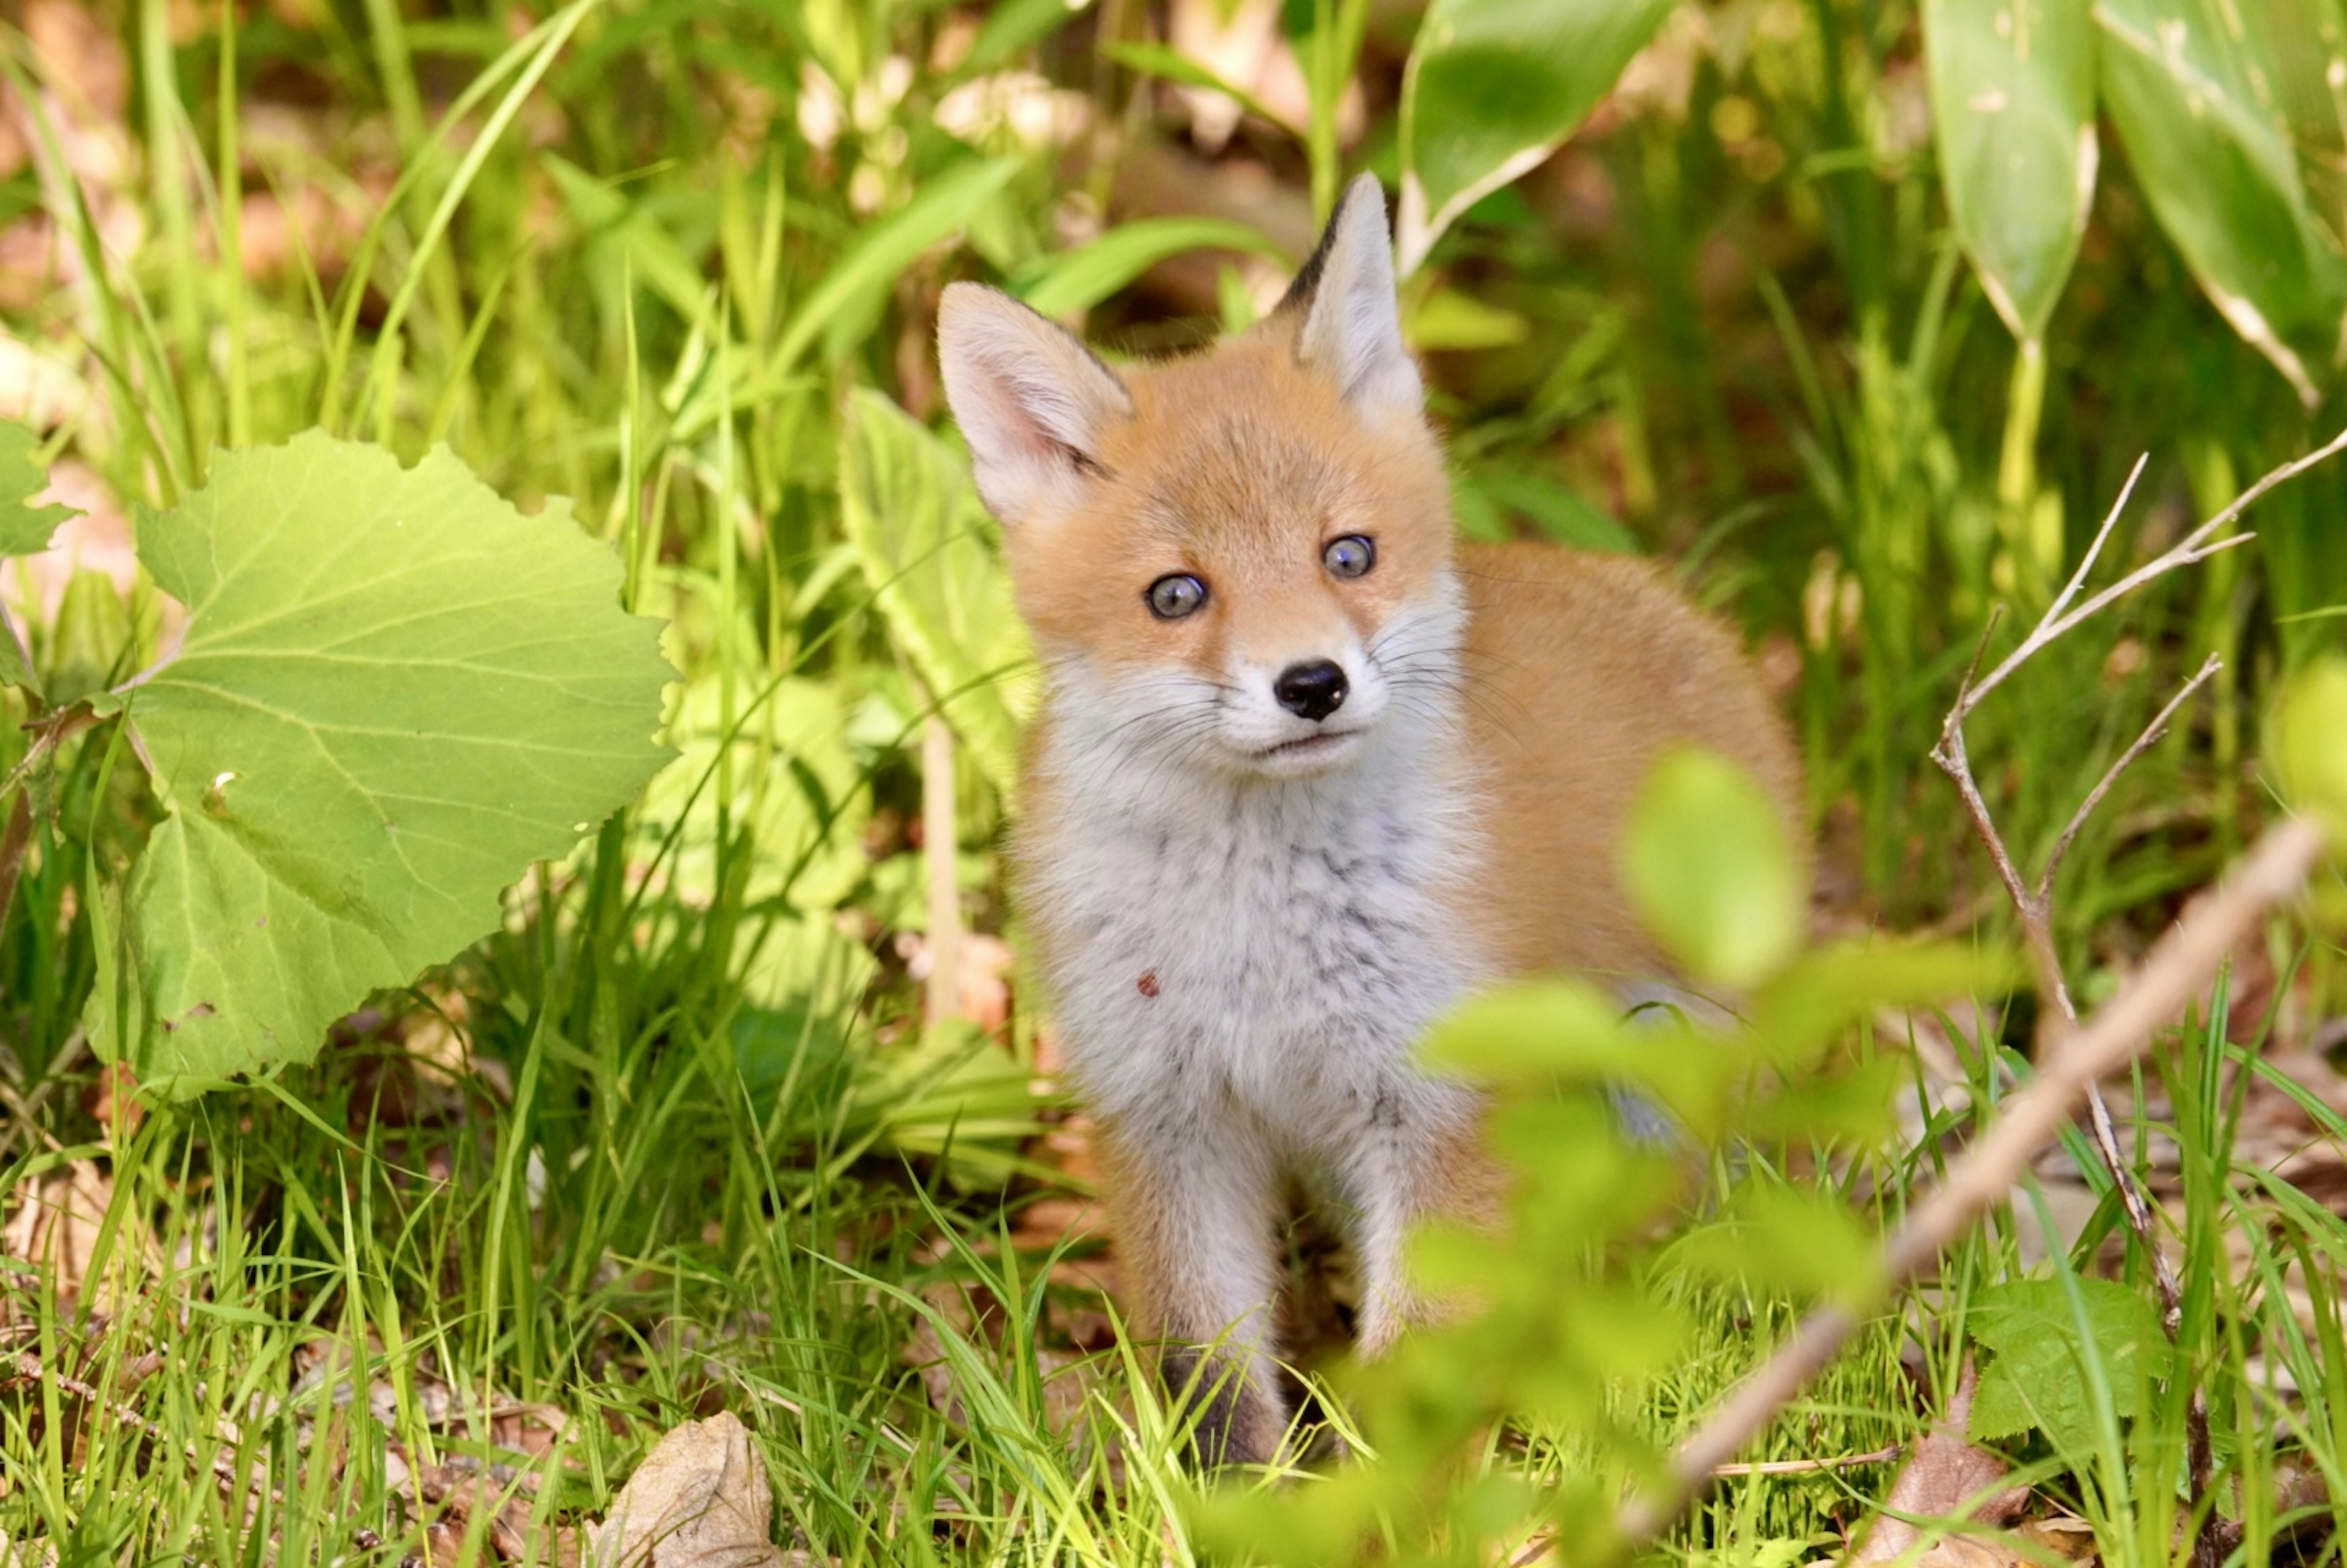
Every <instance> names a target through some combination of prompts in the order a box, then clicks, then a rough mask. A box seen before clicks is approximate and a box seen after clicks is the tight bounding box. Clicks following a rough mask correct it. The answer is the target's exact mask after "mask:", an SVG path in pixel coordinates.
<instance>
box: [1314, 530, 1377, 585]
mask: <svg viewBox="0 0 2347 1568" xmlns="http://www.w3.org/2000/svg"><path fill="white" fill-rule="evenodd" d="M1320 560H1321V563H1322V564H1323V565H1325V566H1326V567H1327V569H1329V570H1330V571H1331V572H1333V573H1334V574H1336V575H1337V576H1338V577H1367V576H1368V571H1369V569H1370V568H1371V567H1373V566H1375V565H1377V564H1378V544H1377V541H1376V540H1375V539H1373V538H1369V536H1368V535H1367V534H1347V535H1346V536H1345V537H1344V538H1337V539H1330V540H1329V541H1328V542H1327V544H1325V545H1323V546H1321V547H1320Z"/></svg>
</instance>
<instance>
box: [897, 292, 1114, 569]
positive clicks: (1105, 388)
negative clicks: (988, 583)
mask: <svg viewBox="0 0 2347 1568" xmlns="http://www.w3.org/2000/svg"><path fill="white" fill-rule="evenodd" d="M938 364H940V366H941V367H942V368H943V369H944V371H945V381H946V402H947V403H948V405H951V406H952V408H953V413H954V418H955V419H956V420H958V422H959V423H960V425H961V433H962V435H963V436H964V437H965V438H966V439H967V440H968V441H969V455H970V466H971V467H972V469H973V470H974V472H975V474H976V477H977V479H978V493H979V497H980V498H981V499H983V500H984V501H985V502H986V505H987V509H988V510H989V511H991V512H992V513H993V514H994V515H995V516H996V517H997V518H999V519H1001V521H1002V523H1003V524H1004V525H1005V526H1006V527H1015V526H1017V525H1018V524H1020V523H1022V522H1024V521H1026V520H1027V519H1028V518H1030V517H1032V516H1034V515H1035V514H1036V513H1037V512H1039V511H1042V510H1045V509H1048V508H1051V507H1055V506H1062V505H1065V504H1066V503H1067V502H1068V500H1069V499H1070V498H1071V497H1072V495H1073V493H1074V492H1075V490H1076V489H1077V488H1078V487H1080V486H1081V484H1082V483H1083V480H1084V477H1085V476H1086V475H1087V474H1088V473H1094V472H1097V471H1098V470H1099V467H1100V441H1101V436H1102V434H1103V432H1105V431H1106V430H1107V429H1108V427H1109V425H1111V424H1112V423H1113V422H1115V421H1116V420H1119V419H1123V418H1127V417H1129V416H1130V415H1132V413H1133V398H1132V396H1131V395H1130V394H1128V393H1127V392H1126V391H1125V389H1124V385H1123V384H1122V382H1120V381H1118V380H1117V378H1116V377H1115V376H1114V375H1113V374H1111V373H1110V371H1109V368H1108V366H1106V365H1104V364H1102V363H1101V362H1100V361H1099V360H1097V359H1094V358H1093V357H1092V354H1091V352H1090V351H1089V350H1087V349H1086V348H1085V347H1084V345H1083V344H1082V343H1078V342H1077V341H1076V340H1075V338H1074V337H1073V336H1071V334H1070V333H1067V332H1065V331H1063V330H1061V328H1060V327H1059V326H1057V325H1055V324H1053V323H1051V322H1049V321H1046V320H1044V319H1043V318H1042V317H1041V316H1039V315H1037V314H1036V313H1034V312H1033V311H1030V310H1029V309H1028V308H1027V307H1026V306H1025V305H1022V304H1020V302H1018V301H1016V300H1014V299H1012V298H1010V295H1008V294H1004V293H1000V292H997V291H995V290H993V289H989V288H983V287H981V286H979V284H977V283H948V284H947V285H946V292H945V295H944V297H943V299H941V300H940V301H939V302H938Z"/></svg>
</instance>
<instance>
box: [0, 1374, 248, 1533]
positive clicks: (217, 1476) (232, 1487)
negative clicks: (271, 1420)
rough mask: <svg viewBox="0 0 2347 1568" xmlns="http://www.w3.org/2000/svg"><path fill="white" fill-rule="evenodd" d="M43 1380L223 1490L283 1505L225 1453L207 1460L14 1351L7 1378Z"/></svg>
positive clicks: (139, 1418) (73, 1380) (132, 1413)
mask: <svg viewBox="0 0 2347 1568" xmlns="http://www.w3.org/2000/svg"><path fill="white" fill-rule="evenodd" d="M44 1380H46V1381H47V1382H49V1383H51V1384H53V1385H55V1386H56V1388H58V1389H63V1390H64V1391H65V1392H67V1393H68V1394H71V1395H73V1396H74V1397H75V1398H76V1399H79V1400H81V1402H82V1403H83V1405H84V1406H85V1407H87V1409H94V1410H98V1411H102V1412H103V1413H105V1414H106V1415H108V1416H109V1417H111V1418H112V1419H114V1420H116V1421H118V1422H120V1423H121V1424H122V1425H124V1426H127V1427H130V1428H134V1429H135V1430H138V1432H140V1433H141V1434H143V1435H144V1436H145V1437H147V1438H148V1439H149V1440H151V1441H153V1442H156V1443H159V1444H161V1445H162V1446H163V1447H165V1448H167V1449H168V1448H177V1449H178V1450H179V1452H180V1453H182V1454H183V1455H185V1456H186V1458H187V1460H188V1462H189V1463H190V1464H191V1465H194V1466H196V1467H198V1468H199V1469H209V1470H210V1471H211V1472H212V1477H213V1479H214V1480H216V1481H219V1482H220V1486H221V1488H222V1489H223V1490H225V1491H239V1490H242V1491H245V1492H246V1493H248V1494H249V1495H250V1496H251V1498H252V1500H253V1501H255V1502H268V1503H271V1504H273V1505H274V1506H275V1507H277V1508H279V1509H280V1510H282V1509H283V1508H284V1506H285V1494H284V1493H282V1492H281V1491H278V1490H277V1489H276V1488H274V1487H272V1486H271V1485H269V1484H268V1483H267V1482H266V1481H262V1480H261V1478H260V1477H259V1476H253V1475H244V1474H241V1473H239V1471H238V1470H237V1468H236V1467H235V1466H234V1465H233V1464H231V1463H230V1462H229V1460H228V1459H227V1457H226V1456H225V1455H222V1454H214V1455H213V1456H212V1457H211V1458H210V1460H206V1459H205V1458H204V1455H203V1451H202V1450H200V1449H199V1448H197V1446H196V1445H195V1444H193V1443H177V1442H174V1441H173V1440H172V1437H171V1434H170V1433H169V1432H168V1431H166V1430H163V1428H161V1427H160V1426H158V1425H157V1424H156V1423H155V1422H153V1421H150V1420H149V1419H147V1418H146V1417H145V1416H142V1415H140V1414H139V1413H138V1411H137V1410H134V1409H131V1408H130V1407H129V1406H128V1405H124V1404H118V1403H117V1402H115V1401H114V1400H112V1399H108V1398H107V1397H106V1396H105V1395H104V1394H102V1393H100V1392H99V1391H98V1390H97V1389H94V1388H92V1387H91V1386H90V1385H89V1384H87V1383H86V1382H84V1381H83V1380H82V1379H80V1378H69V1377H67V1375H66V1374H64V1373H63V1372H54V1371H50V1370H48V1369H47V1368H44V1367H43V1366H42V1365H41V1358H39V1357H38V1356H36V1355H35V1354H33V1352H31V1351H30V1350H23V1351H19V1352H17V1355H16V1376H15V1378H10V1379H9V1381H11V1382H25V1383H38V1382H42V1381H44Z"/></svg>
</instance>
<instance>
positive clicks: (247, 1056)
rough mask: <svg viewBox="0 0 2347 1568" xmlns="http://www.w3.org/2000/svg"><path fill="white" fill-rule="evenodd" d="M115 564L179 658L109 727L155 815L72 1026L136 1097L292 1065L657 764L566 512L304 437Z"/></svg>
mask: <svg viewBox="0 0 2347 1568" xmlns="http://www.w3.org/2000/svg"><path fill="white" fill-rule="evenodd" d="M138 538H139V554H140V557H141V559H143V560H144V561H145V563H146V565H147V569H148V570H149V571H150V572H152V573H153V574H154V577H155V580H156V583H157V585H158V586H159V587H160V588H161V589H163V590H164V591H165V592H167V593H169V594H172V595H174V596H175V597H177V598H178V599H179V601H180V602H181V603H183V604H185V605H186V606H187V609H188V625H187V635H186V639H185V641H184V642H183V643H182V644H181V646H180V649H179V653H178V654H177V655H176V656H175V657H173V658H171V659H169V660H168V661H165V662H164V663H162V664H160V665H159V666H157V667H156V668H155V669H154V670H152V671H149V673H148V674H147V675H145V676H144V677H142V678H140V679H139V680H138V681H135V682H131V683H130V685H129V686H128V687H127V688H125V689H124V690H123V691H121V692H119V693H118V694H117V695H116V696H115V698H113V699H112V700H111V701H112V702H114V703H116V704H118V705H119V706H120V707H122V708H123V709H125V710H126V711H127V712H128V716H129V722H130V723H131V725H132V728H133V731H134V733H135V734H136V736H137V739H138V744H139V748H140V750H141V752H142V753H143V754H144V755H145V757H146V758H147V759H148V761H149V765H150V766H151V767H152V769H153V771H154V782H155V789H156V793H157V794H159V796H160V797H161V798H162V801H163V804H165V805H166V806H167V807H168V808H169V812H170V815H169V816H168V817H167V818H166V819H165V820H164V822H163V824H162V825H161V826H159V828H157V829H156V830H155V833H154V835H153V837H152V838H151V839H150V840H149V844H148V846H147V849H146V852H145V853H144V854H143V855H142V856H140V857H139V860H138V866H137V867H136V868H135V870H134V871H133V873H132V876H131V879H130V886H129V889H128V897H127V898H126V900H125V906H124V909H123V915H122V919H123V924H124V927H125V929H124V932H123V937H124V940H125V943H126V947H127V949H128V955H129V957H130V958H131V960H132V961H131V962H130V963H129V964H128V966H127V967H126V968H125V970H124V972H123V976H122V979H121V982H120V985H119V989H118V990H115V989H109V988H101V989H100V991H99V992H98V993H97V995H96V996H94V997H93V999H92V1001H91V1016H90V1020H89V1022H90V1029H91V1034H92V1037H93V1038H94V1039H96V1040H97V1041H99V1043H100V1047H101V1049H102V1050H105V1051H106V1052H107V1053H108V1055H110V1056H112V1057H115V1058H118V1059H122V1058H127V1059H128V1061H130V1062H131V1063H132V1065H133V1066H134V1067H136V1069H137V1070H138V1078H139V1081H141V1082H142V1083H147V1084H163V1085H166V1086H168V1087H169V1088H171V1089H173V1090H174V1091H177V1092H180V1093H188V1092H192V1091H196V1090H198V1089H200V1088H201V1087H203V1085H204V1083H205V1082H206V1081H217V1080H220V1079H222V1078H226V1077H229V1076H231V1075H233V1074H236V1073H241V1072H254V1071H266V1070H268V1069H270V1068H272V1067H275V1066H277V1065H279V1064H281V1063H283V1062H287V1061H302V1060H306V1059H307V1058H308V1057H310V1056H311V1055H312V1054H313V1053H314V1052H315V1051H316V1050H317V1048H318V1044H319V1042H320V1041H321V1040H323V1038H324V1035H325V1031H326V1028H327V1026H328V1025H329V1024H331V1023H333V1020H335V1019H336V1018H338V1017H340V1016H341V1015H342V1014H343V1013H345V1012H347V1011H349V1010H350V1009H352V1008H353V1007H355V1006H356V1005H358V1003H359V1002H361V1001H362V1000H364V999H365V997H366V996H367V995H368V993H369V992H371V991H374V990H377V989H383V988H384V987H388V986H397V985H402V984H405V983H406V982H407V981H408V980H410V979H412V978H413V977H414V976H415V974H416V972H417V971H418V970H420V969H422V968H425V967H426V966H429V965H432V964H436V963H439V962H442V961H444V960H446V959H447V958H450V957H452V956H453V955H455V954H456V952H457V951H458V950H460V949H461V948H464V947H465V946H466V944H468V943H470V942H472V941H474V940H476V939H477V938H480V937H482V936H484V935H486V934H487V932H489V931H490V930H492V929H494V928H495V927H496V926H497V920H498V912H499V906H498V895H499V893H500V892H501V890H503V889H504V888H505V887H506V886H507V885H508V884H510V883H511V882H513V881H514V880H515V878H517V877H518V876H520V875H521V874H522V873H523V872H524V871H526V870H527V869H528V866H529V865H530V863H531V862H532V861H534V860H538V859H542V858H548V857H551V856H559V855H560V854H562V853H563V852H564V851H565V850H566V849H568V848H569V846H570V845H571V844H572V843H573V842H574V841H575V840H576V839H577V838H578V837H579V835H580V834H582V833H585V832H587V831H588V830H589V829H590V828H592V827H593V825H595V824H596V823H597V822H598V821H599V820H600V819H601V818H602V817H604V816H606V815H609V814H610V812H611V811H613V810H614V809H616V808H617V807H619V806H620V805H621V804H624V803H625V802H626V801H627V800H628V799H629V798H630V797H631V796H632V795H633V794H635V793H636V792H637V791H638V790H639V789H641V787H642V786H643V784H644V781H645V780H647V779H648V778H650V777H651V774H652V773H653V770H654V769H656V768H657V767H658V766H659V765H660V763H661V754H662V753H661V751H660V749H659V748H658V747H656V746H654V745H653V744H652V743H651V732H652V729H653V727H654V725H655V724H656V723H657V721H658V718H659V714H660V694H661V685H662V684H663V682H665V681H666V680H667V679H668V677H669V673H670V671H669V670H668V668H667V665H666V663H665V661H662V660H661V657H660V655H659V653H658V651H657V648H656V640H657V635H658V626H657V624H656V623H655V622H653V621H651V620H640V619H635V618H632V617H630V616H629V615H627V614H625V613H624V612H623V611H622V610H620V605H619V589H620V566H619V562H618V561H617V560H616V559H614V558H613V556H612V555H611V552H610V550H608V549H606V548H604V547H602V546H601V545H600V544H598V543H596V542H595V541H594V540H592V539H590V538H587V537H586V536H585V535H584V534H582V533H581V532H580V531H579V528H578V527H577V526H576V525H575V524H574V523H573V521H572V520H571V517H570V509H569V503H567V502H559V501H558V502H550V503H548V506H547V507H546V509H545V510H544V511H543V512H542V513H541V514H540V515H538V517H535V518H526V517H523V516H522V515H521V514H520V513H518V512H517V511H515V510H514V508H513V507H510V506H508V505H507V503H505V502H504V501H502V500H500V499H499V498H498V497H497V496H496V495H494V494H492V493H491V492H490V491H489V490H488V489H487V488H486V487H483V486H482V485H481V484H480V483H479V482H478V481H477V480H476V479H475V478H474V477H472V475H471V474H470V473H469V472H467V471H466V468H465V466H464V465H463V464H462V463H460V462H458V461H457V460H456V458H455V457H454V456H450V455H449V454H448V453H447V452H446V451H435V452H434V453H433V454H432V455H431V456H428V457H426V458H425V460H424V461H423V462H422V463H420V464H418V465H417V466H415V467H414V468H405V469H404V468H402V467H401V466H399V463H398V461H397V460H396V459H395V458H394V457H393V456H391V455H390V454H389V453H387V452H384V451H383V450H382V449H380V448H378V447H374V446H364V445H361V444H357V443H352V442H345V441H337V440H334V439H332V438H330V437H328V436H323V435H319V434H316V433H312V434H310V435H306V436H298V437H296V438H295V439H294V440H293V441H292V442H291V443H290V444H288V445H286V446H274V447H264V448H260V449H256V450H251V451H243V452H226V453H222V454H220V456H218V457H217V458H216V459H215V460H214V463H213V466H212V477H211V482H210V485H208V486H207V487H205V488H204V489H202V490H200V491H198V492H196V493H195V494H193V495H190V497H187V499H186V500H184V501H183V502H181V503H180V504H179V506H178V507H173V508H172V509H171V510H170V511H169V512H165V513H162V514H160V515H153V514H149V515H144V516H142V518H141V519H140V524H139V530H138ZM118 1003H119V1010H117V1009H118Z"/></svg>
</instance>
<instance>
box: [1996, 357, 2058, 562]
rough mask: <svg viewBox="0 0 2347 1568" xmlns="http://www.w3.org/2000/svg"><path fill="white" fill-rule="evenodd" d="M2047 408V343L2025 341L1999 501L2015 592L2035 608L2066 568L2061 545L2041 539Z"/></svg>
mask: <svg viewBox="0 0 2347 1568" xmlns="http://www.w3.org/2000/svg"><path fill="white" fill-rule="evenodd" d="M2044 413H2045V343H2044V342H2043V341H2042V340H2041V339H2038V338H2034V337H2033V338H2024V339H2022V340H2021V343H2020V345H2019V346H2018V347H2017V348H2016V349H2015V350H2014V357H2013V380H2012V383H2011V384H2010V385H2009V386H2008V387H2007V389H2006V392H2005V401H2004V449H2003V450H2002V452H2000V454H1999V455H1998V457H1997V464H1996V501H1997V517H1998V523H1999V526H2000V528H2002V530H2003V531H2004V548H2005V551H2006V554H2007V556H2008V557H2009V559H2011V560H2012V562H2013V573H2014V591H2015V592H2016V593H2018V594H2019V595H2020V596H2021V597H2022V598H2023V600H2024V601H2025V602H2027V603H2030V604H2044V603H2045V602H2046V600H2047V599H2048V598H2049V596H2050V595H2051V593H2052V590H2053V585H2054V579H2055V575H2056V574H2057V573H2059V572H2060V571H2061V569H2062V562H2061V559H2060V555H2061V540H2060V539H2059V538H2053V539H2039V538H2036V537H2035V535H2036V532H2037V529H2036V528H2035V526H2034V523H2035V510H2036V500H2037V425H2038V421H2039V419H2040V417H2041V416H2042V415H2044Z"/></svg>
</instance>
